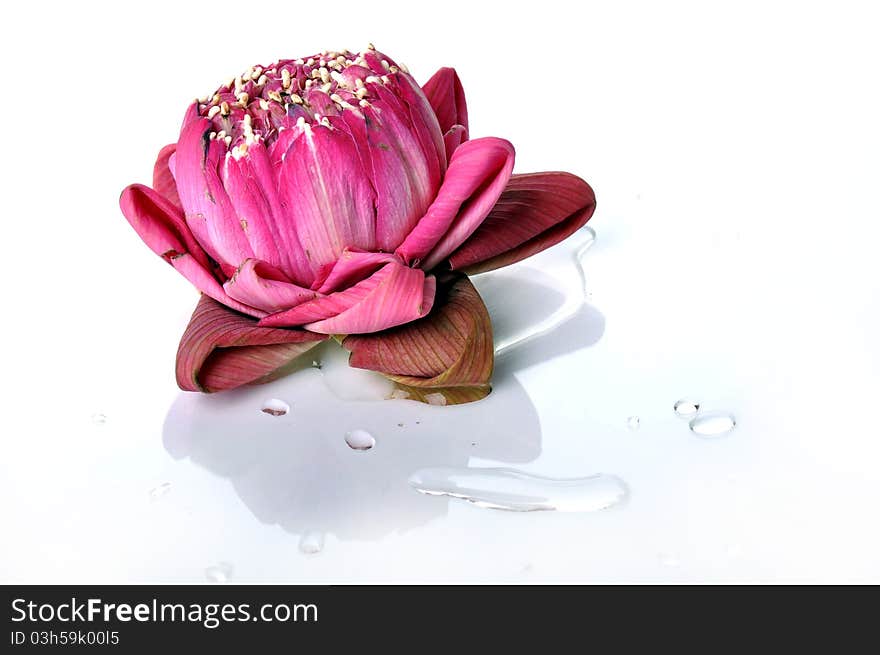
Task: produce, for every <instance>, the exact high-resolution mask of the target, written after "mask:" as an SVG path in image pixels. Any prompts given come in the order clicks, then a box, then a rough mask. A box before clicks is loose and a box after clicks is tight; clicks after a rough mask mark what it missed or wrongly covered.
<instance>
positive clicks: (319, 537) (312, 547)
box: [299, 531, 324, 555]
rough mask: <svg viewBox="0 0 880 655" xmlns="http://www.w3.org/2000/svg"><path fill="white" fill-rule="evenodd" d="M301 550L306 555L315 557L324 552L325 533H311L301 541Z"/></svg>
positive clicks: (307, 533) (304, 535)
mask: <svg viewBox="0 0 880 655" xmlns="http://www.w3.org/2000/svg"><path fill="white" fill-rule="evenodd" d="M299 550H300V552H301V553H305V554H306V555H314V554H315V553H320V552H321V551H322V550H324V533H323V532H314V531H309V532H306V533H304V534H303V536H302V537H300V540H299Z"/></svg>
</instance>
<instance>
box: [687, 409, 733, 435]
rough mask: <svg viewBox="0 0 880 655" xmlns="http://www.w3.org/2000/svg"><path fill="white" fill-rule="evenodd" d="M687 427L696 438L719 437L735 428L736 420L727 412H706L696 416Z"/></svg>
mask: <svg viewBox="0 0 880 655" xmlns="http://www.w3.org/2000/svg"><path fill="white" fill-rule="evenodd" d="M688 425H689V426H690V429H691V432H693V433H694V434H696V435H698V436H701V437H720V436H722V435H725V434H727V433H728V432H730V431H731V430H733V428H735V427H736V418H734V416H733V414H729V413H727V412H708V413H705V414H698V415H697V416H696V417H695V418H692V419H691V422H690V423H689V424H688Z"/></svg>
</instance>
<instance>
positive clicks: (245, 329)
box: [177, 296, 324, 392]
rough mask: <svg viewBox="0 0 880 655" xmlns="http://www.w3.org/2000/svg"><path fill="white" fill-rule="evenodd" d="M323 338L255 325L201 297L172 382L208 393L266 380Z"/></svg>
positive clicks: (254, 322) (284, 370)
mask: <svg viewBox="0 0 880 655" xmlns="http://www.w3.org/2000/svg"><path fill="white" fill-rule="evenodd" d="M323 339H324V337H322V336H321V335H319V334H314V333H311V332H305V331H303V330H276V329H271V328H262V327H259V326H258V325H257V322H256V321H254V320H253V319H250V318H247V317H245V316H242V315H240V314H237V313H236V312H233V311H232V310H230V309H229V308H228V307H225V306H223V305H221V304H219V303H217V302H215V301H214V300H212V299H210V298H208V297H207V296H202V298H201V299H200V300H199V303H198V305H196V309H195V312H193V315H192V318H191V319H190V322H189V325H187V327H186V331H185V332H184V333H183V337H182V338H181V340H180V346H179V347H178V349H177V384H178V386H179V387H180V388H181V389H183V390H184V391H204V392H213V391H223V390H225V389H234V388H235V387H240V386H242V385H245V384H259V383H262V382H269V381H271V380H273V379H276V378H277V377H280V376H281V375H283V374H284V373H285V372H286V369H287V367H288V366H289V365H290V364H291V363H292V362H293V360H295V359H296V358H297V357H299V355H301V354H302V353H304V352H306V351H307V350H309V349H311V348H312V347H314V346H316V345H317V344H318V343H320V342H321V341H322V340H323Z"/></svg>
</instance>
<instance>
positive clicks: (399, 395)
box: [388, 389, 410, 400]
mask: <svg viewBox="0 0 880 655" xmlns="http://www.w3.org/2000/svg"><path fill="white" fill-rule="evenodd" d="M409 397H410V393H409V391H407V390H406V389H395V390H394V391H392V392H391V395H390V396H388V398H389V399H391V400H406V399H407V398H409Z"/></svg>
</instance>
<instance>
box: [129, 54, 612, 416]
mask: <svg viewBox="0 0 880 655" xmlns="http://www.w3.org/2000/svg"><path fill="white" fill-rule="evenodd" d="M513 163H514V149H513V146H512V145H511V144H510V143H509V142H508V141H506V140H504V139H500V138H496V137H482V138H477V139H469V127H468V117H467V105H466V103H465V97H464V90H463V89H462V86H461V83H460V81H459V79H458V76H457V75H456V73H455V71H454V70H453V69H451V68H443V69H441V70H439V71H438V72H437V73H436V74H435V75H434V76H433V77H432V78H431V79H430V80H428V82H427V83H426V84H425V85H424V86H423V87H419V85H418V84H417V83H416V82H415V80H414V79H413V77H412V76H411V75H410V74H409V72H408V71H407V70H406V68H405V67H404V66H401V65H398V64H396V63H395V62H394V61H393V60H391V59H390V58H389V57H387V56H386V55H384V54H381V53H380V52H378V51H376V50H375V49H373V48H372V47H371V48H369V49H367V50H366V51H364V52H362V53H360V54H353V53H351V52H348V51H343V52H325V53H322V54H320V55H315V56H313V57H308V58H306V59H296V60H281V61H278V62H276V63H274V64H271V65H270V66H266V67H261V66H255V67H253V68H250V69H248V70H247V71H246V72H245V73H244V74H242V75H241V76H239V77H236V78H234V79H233V80H230V81H229V82H228V83H227V84H224V85H223V86H221V87H220V88H219V89H218V90H217V91H216V92H215V93H214V94H212V95H210V96H206V97H204V98H201V99H199V100H197V101H195V102H193V103H192V104H191V105H190V107H189V108H188V110H187V112H186V115H185V116H184V120H183V127H182V129H181V131H180V136H179V138H178V140H177V143H175V144H171V145H168V146H166V147H165V148H163V149H162V150H161V151H160V153H159V157H158V160H157V161H156V165H155V168H154V171H153V188H149V187H146V186H143V185H140V184H134V185H131V186H129V187H127V188H126V189H125V190H124V191H123V193H122V196H121V198H120V206H121V208H122V212H123V213H124V214H125V216H126V218H127V219H128V221H129V223H130V224H131V225H132V227H134V229H135V230H136V231H137V233H138V234H139V235H140V236H141V238H142V239H143V240H144V241H145V242H146V244H147V245H148V246H149V247H150V248H151V249H152V250H153V251H154V252H155V253H156V254H158V255H160V256H161V257H162V258H163V259H165V260H166V261H167V262H168V263H169V264H171V265H172V266H173V267H174V268H175V269H176V270H177V271H178V272H180V273H181V274H182V275H183V276H184V277H185V278H186V279H188V280H189V281H190V282H191V283H192V284H193V285H194V286H195V287H196V288H197V289H198V290H199V291H201V292H202V294H203V296H202V299H201V300H200V302H199V304H198V306H197V307H196V311H195V313H194V315H193V319H192V321H191V323H190V325H189V327H188V329H187V331H186V333H185V334H184V336H183V339H182V341H181V345H180V349H179V351H178V362H177V379H178V383H179V385H180V386H181V387H182V388H183V389H188V390H201V391H216V390H221V389H228V388H232V387H236V386H240V385H242V384H248V383H253V382H263V381H267V380H269V379H273V378H274V377H277V375H279V374H280V373H281V372H283V371H284V367H285V366H286V365H287V364H288V363H289V362H291V361H292V360H293V359H294V358H295V357H297V356H298V355H299V354H301V353H303V352H304V351H306V350H308V349H309V348H311V347H312V346H314V345H315V344H317V343H319V342H320V341H322V340H324V339H326V338H327V337H328V335H334V336H336V338H337V339H339V340H341V341H342V343H343V346H344V347H346V348H347V349H349V350H350V351H351V352H352V356H351V358H350V363H351V365H352V366H357V367H361V368H368V369H373V370H377V371H380V372H382V373H384V374H385V375H387V376H389V377H391V378H392V379H394V380H395V381H396V382H398V384H399V385H400V386H401V387H403V388H405V389H406V390H407V391H408V393H411V394H412V397H414V398H417V399H424V398H425V397H428V396H430V397H433V398H437V397H440V398H442V399H443V402H461V401H465V400H472V399H475V398H478V397H482V396H484V395H485V394H486V393H488V390H489V377H490V376H491V372H492V335H491V325H490V323H489V317H488V314H487V313H486V309H485V306H484V305H483V303H482V301H481V300H480V298H479V295H478V294H477V293H476V290H475V289H474V288H473V286H472V285H471V284H470V282H469V281H468V279H467V277H466V274H467V273H474V272H481V271H485V270H491V269H493V268H497V267H499V266H504V265H506V264H509V263H512V262H515V261H518V260H520V259H523V258H525V257H528V256H529V255H532V254H534V253H536V252H539V251H540V250H543V249H544V248H547V247H548V246H550V245H553V244H554V243H557V242H559V241H560V240H562V239H564V238H565V237H567V236H568V235H570V234H571V233H572V232H574V231H575V230H577V229H578V228H580V227H581V226H582V225H583V224H584V223H585V222H586V221H587V220H588V219H589V217H590V216H591V214H592V212H593V209H594V207H595V198H594V196H593V192H592V190H591V189H590V187H589V186H588V185H587V183H586V182H584V181H583V180H581V179H579V178H577V177H575V176H573V175H570V174H567V173H533V174H527V175H512V174H511V173H512V170H513ZM432 394H433V395H432ZM437 394H440V396H437Z"/></svg>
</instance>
